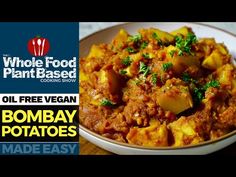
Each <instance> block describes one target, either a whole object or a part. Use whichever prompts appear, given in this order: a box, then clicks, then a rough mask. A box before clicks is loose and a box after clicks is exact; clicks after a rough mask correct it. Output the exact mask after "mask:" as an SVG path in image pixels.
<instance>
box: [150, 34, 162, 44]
mask: <svg viewBox="0 0 236 177" xmlns="http://www.w3.org/2000/svg"><path fill="white" fill-rule="evenodd" d="M152 37H153V38H154V39H156V40H157V42H158V44H159V45H163V43H162V41H161V39H160V38H159V36H158V35H157V33H155V32H154V33H152Z"/></svg>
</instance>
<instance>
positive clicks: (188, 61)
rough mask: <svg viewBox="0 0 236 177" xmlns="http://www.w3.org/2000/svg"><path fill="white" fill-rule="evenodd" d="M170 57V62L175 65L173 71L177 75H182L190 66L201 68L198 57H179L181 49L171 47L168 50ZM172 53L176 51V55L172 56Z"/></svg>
mask: <svg viewBox="0 0 236 177" xmlns="http://www.w3.org/2000/svg"><path fill="white" fill-rule="evenodd" d="M166 50H167V53H168V54H169V55H167V56H168V59H167V60H168V61H169V62H171V63H172V64H173V70H174V71H175V73H177V74H181V73H182V72H183V71H184V70H185V69H186V68H188V67H189V66H197V67H199V66H200V61H199V58H198V57H197V56H192V55H182V56H179V55H178V51H179V49H177V48H176V47H174V46H172V45H170V46H168V47H167V48H166ZM172 51H175V54H174V55H173V56H170V53H171V52H172Z"/></svg>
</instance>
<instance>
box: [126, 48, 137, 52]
mask: <svg viewBox="0 0 236 177" xmlns="http://www.w3.org/2000/svg"><path fill="white" fill-rule="evenodd" d="M126 50H127V51H128V52H129V53H135V52H136V51H135V50H134V49H133V48H132V47H127V48H126Z"/></svg>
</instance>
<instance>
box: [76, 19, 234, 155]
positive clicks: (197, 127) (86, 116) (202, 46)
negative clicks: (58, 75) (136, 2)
mask: <svg viewBox="0 0 236 177" xmlns="http://www.w3.org/2000/svg"><path fill="white" fill-rule="evenodd" d="M235 43H236V37H235V36H234V35H232V34H230V33H228V32H225V31H222V30H220V29H216V28H213V27H210V26H206V25H202V24H197V23H126V24H121V25H117V26H114V27H111V28H108V29H105V30H102V31H99V32H96V33H94V34H92V35H90V36H88V37H86V38H84V39H82V40H81V41H80V58H79V64H80V65H79V91H80V102H79V122H80V125H79V133H80V134H81V135H82V136H84V137H85V138H86V139H88V140H89V141H91V142H92V143H94V144H96V145H98V146H100V147H102V148H104V149H106V150H109V151H111V152H114V153H117V154H208V153H211V152H214V151H217V150H219V149H221V148H223V147H226V146H228V145H230V144H232V143H234V142H235V140H236V136H235V129H236V116H235V115H236V67H235V65H234V54H236V48H235V47H234V46H233V45H234V44H235Z"/></svg>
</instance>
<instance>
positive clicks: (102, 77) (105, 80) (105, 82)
mask: <svg viewBox="0 0 236 177" xmlns="http://www.w3.org/2000/svg"><path fill="white" fill-rule="evenodd" d="M98 85H99V87H100V88H101V89H104V90H107V91H108V92H109V93H111V94H115V93H117V92H119V89H120V79H119V76H118V74H116V73H115V71H114V70H113V69H112V68H111V69H106V70H103V69H102V70H100V72H99V80H98Z"/></svg>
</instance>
